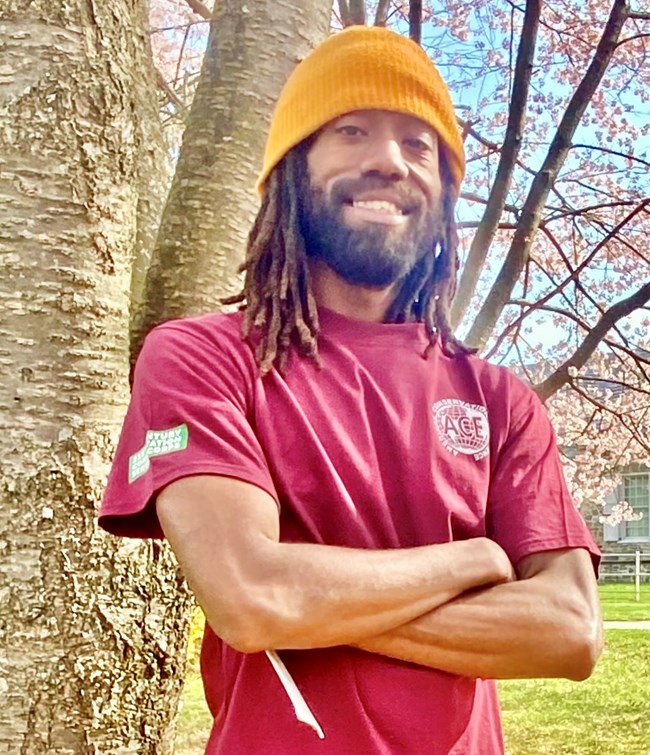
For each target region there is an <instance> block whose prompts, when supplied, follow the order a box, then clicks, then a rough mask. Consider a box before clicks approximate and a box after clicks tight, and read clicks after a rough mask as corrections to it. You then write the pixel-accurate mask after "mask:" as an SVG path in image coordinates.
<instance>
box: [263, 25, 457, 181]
mask: <svg viewBox="0 0 650 755" xmlns="http://www.w3.org/2000/svg"><path fill="white" fill-rule="evenodd" d="M364 109H377V110H395V111H398V112H403V113H408V114H410V115H414V116H417V117H418V118H421V119H422V120H423V121H425V122H426V123H428V124H429V125H430V126H431V127H432V128H433V129H434V130H435V131H436V133H437V134H438V139H439V144H440V147H441V150H442V151H443V153H444V156H445V158H446V161H447V165H448V166H449V170H450V172H451V176H452V179H453V181H454V184H455V186H456V189H458V187H459V186H460V183H461V181H462V180H463V175H464V173H465V154H464V150H463V142H462V139H461V136H460V132H459V130H458V125H457V122H456V116H455V114H454V107H453V104H452V102H451V97H450V96H449V92H448V90H447V87H446V85H445V83H444V81H443V80H442V77H441V76H440V74H439V73H438V69H437V68H436V67H435V66H434V64H433V63H432V62H431V60H429V58H428V56H427V54H426V53H425V52H424V50H423V49H422V48H421V47H419V46H418V45H416V44H415V42H412V41H411V40H410V39H407V38H406V37H402V36H401V35H399V34H396V33H395V32H392V31H389V30H388V29H385V28H382V27H377V26H351V27H349V28H347V29H345V30H344V31H341V32H339V33H337V34H335V35H333V36H331V37H329V38H328V39H327V40H325V42H323V44H322V45H320V47H317V48H316V49H315V50H314V51H313V52H311V53H310V54H309V55H308V56H307V57H306V58H305V59H304V60H303V61H302V62H301V63H300V64H299V65H298V66H297V67H296V68H295V69H294V71H293V73H292V74H291V76H289V79H288V80H287V83H286V84H285V85H284V88H283V89H282V92H281V93H280V98H279V99H278V102H277V105H276V107H275V112H274V113H273V117H272V119H271V126H270V129H269V135H268V138H267V141H266V150H265V153H264V166H263V168H262V172H261V173H260V176H259V179H258V181H257V188H258V191H259V192H260V193H262V192H263V191H264V183H265V181H266V179H267V178H268V176H269V173H270V172H271V171H272V170H273V168H274V167H275V166H276V165H277V164H278V163H279V162H280V160H281V159H282V158H283V157H284V155H286V153H287V152H288V151H289V150H290V149H291V148H292V147H294V146H295V145H296V144H298V143H299V142H301V141H302V140H303V139H305V138H306V137H307V136H309V135H310V134H313V133H314V132H316V131H318V129H320V128H321V127H322V126H324V125H325V124H326V123H328V122H329V121H331V120H332V119H334V118H338V117H339V116H341V115H344V114H345V113H350V112H352V111H353V110H364Z"/></svg>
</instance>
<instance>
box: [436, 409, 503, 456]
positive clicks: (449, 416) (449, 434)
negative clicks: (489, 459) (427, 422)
mask: <svg viewBox="0 0 650 755" xmlns="http://www.w3.org/2000/svg"><path fill="white" fill-rule="evenodd" d="M432 410H433V416H434V419H435V424H436V431H437V433H438V437H439V438H440V441H441V442H442V444H443V446H444V447H445V448H446V449H447V450H449V451H452V452H453V453H461V454H471V455H473V456H474V457H476V458H480V457H481V455H484V454H483V452H484V451H485V450H486V448H487V445H488V442H489V440H490V427H489V424H488V419H487V410H486V408H485V407H484V406H480V405H479V404H470V403H467V402H465V401H461V400H460V399H443V400H442V401H436V403H435V404H434V405H433V407H432Z"/></svg>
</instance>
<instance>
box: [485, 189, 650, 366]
mask: <svg viewBox="0 0 650 755" xmlns="http://www.w3.org/2000/svg"><path fill="white" fill-rule="evenodd" d="M648 204H650V199H646V200H645V201H644V202H641V204H639V205H637V206H636V207H635V208H634V209H633V210H632V211H631V212H629V213H628V214H627V215H626V216H625V218H623V220H622V221H621V222H620V223H619V224H618V225H617V226H616V227H615V228H613V229H612V230H611V231H610V232H609V233H608V234H607V235H606V236H605V237H604V238H602V239H601V240H600V241H599V242H598V243H597V244H596V246H595V247H594V248H593V249H592V250H591V252H590V253H589V254H588V255H587V256H586V257H585V259H584V260H583V261H582V262H581V263H580V264H579V265H578V267H576V268H575V269H574V268H572V267H571V265H570V263H569V260H568V258H567V256H566V255H565V253H564V250H563V249H562V246H561V244H560V243H559V242H558V241H557V239H556V238H555V237H554V236H553V234H552V233H551V231H550V230H549V228H548V227H547V226H546V225H544V224H542V225H541V226H540V227H541V229H542V232H543V233H544V234H545V235H546V236H547V238H548V239H549V241H550V242H551V244H553V246H554V247H555V249H556V251H557V253H558V256H559V257H560V259H561V260H562V262H564V265H565V267H566V269H567V270H568V272H569V275H568V277H566V278H565V279H564V280H563V281H562V282H561V283H556V282H555V281H554V280H553V278H552V277H551V275H550V273H549V272H548V271H546V270H544V271H543V272H544V273H545V275H546V276H547V278H549V279H550V281H551V283H552V284H553V286H555V288H554V289H553V290H552V291H549V292H548V293H547V294H545V295H544V296H543V297H541V298H540V299H539V300H538V301H536V302H534V303H530V302H527V303H526V305H525V306H527V309H526V311H524V312H522V313H521V314H520V315H519V316H518V317H517V318H516V319H515V320H514V321H513V322H511V323H510V324H509V325H508V326H507V327H506V328H505V330H504V331H503V333H501V334H500V335H499V337H498V338H497V340H496V342H495V344H494V346H493V347H492V348H491V349H490V351H489V353H488V354H487V355H486V359H490V358H491V357H492V356H493V355H494V354H495V353H496V352H497V351H498V349H499V348H500V346H501V344H502V343H503V342H504V341H505V340H506V338H507V337H508V336H509V334H510V333H511V332H512V331H513V330H514V329H516V328H518V327H519V326H520V325H521V323H522V322H523V321H524V320H525V319H526V317H528V315H529V314H530V313H531V312H533V311H534V310H536V309H544V307H545V305H546V303H547V302H548V301H550V300H551V299H552V298H553V297H554V296H558V295H559V296H563V297H564V298H565V299H566V294H565V293H564V289H565V288H566V287H567V286H568V285H569V283H571V282H573V283H574V285H575V286H576V287H577V288H578V289H579V290H580V291H581V292H582V293H583V295H584V296H586V297H587V298H588V299H589V301H590V302H591V303H592V304H593V305H594V307H596V309H598V310H599V311H601V312H604V310H603V309H602V308H601V307H600V305H599V304H598V303H597V302H596V301H595V300H594V299H593V298H592V297H591V296H589V294H588V293H587V291H586V290H585V289H584V288H583V287H582V284H581V283H580V275H581V274H582V271H583V270H585V269H586V267H587V266H588V265H589V263H590V262H591V261H592V260H593V259H594V257H595V256H596V254H598V252H599V251H600V250H601V249H602V248H603V247H604V246H605V245H606V244H607V243H609V242H610V241H611V240H612V239H614V238H616V236H617V234H618V233H619V232H620V231H621V230H622V229H623V228H624V227H625V226H626V225H627V224H628V223H629V222H630V221H631V220H632V219H633V218H634V217H636V215H638V214H639V213H640V212H642V211H645V208H646V207H647V206H648ZM568 301H569V300H568V299H567V302H568ZM522 306H524V305H522ZM567 316H568V315H567Z"/></svg>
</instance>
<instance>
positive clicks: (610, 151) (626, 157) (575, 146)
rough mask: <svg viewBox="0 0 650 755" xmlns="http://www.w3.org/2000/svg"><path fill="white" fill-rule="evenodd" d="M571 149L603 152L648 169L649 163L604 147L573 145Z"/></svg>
mask: <svg viewBox="0 0 650 755" xmlns="http://www.w3.org/2000/svg"><path fill="white" fill-rule="evenodd" d="M571 149H592V150H598V152H605V153H606V154H608V155H615V156H616V157H624V158H625V159H627V160H633V161H634V162H637V163H641V165H647V166H648V167H650V162H648V161H647V160H642V159H641V158H640V157H637V156H636V155H629V154H627V153H626V152H617V151H616V150H614V149H607V148H606V147H598V146H596V145H595V144H573V145H572V146H571Z"/></svg>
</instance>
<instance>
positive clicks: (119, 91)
mask: <svg viewBox="0 0 650 755" xmlns="http://www.w3.org/2000/svg"><path fill="white" fill-rule="evenodd" d="M0 39H1V40H2V45H1V47H2V52H1V54H0V61H1V63H0V205H3V206H4V207H5V208H6V212H5V213H4V214H3V215H2V217H0V270H1V271H2V273H1V277H0V371H1V375H2V377H1V381H0V458H1V459H2V472H1V473H0V648H1V650H0V693H1V694H0V697H1V698H2V705H1V706H0V752H2V753H12V754H13V753H15V754H16V755H18V754H19V753H20V755H38V754H39V753H48V754H49V755H52V754H53V753H61V754H63V753H134V755H135V754H136V753H137V755H142V754H143V753H156V754H159V753H161V754H164V753H168V752H171V736H172V734H173V727H172V725H171V724H172V723H173V720H174V716H175V713H176V708H177V701H178V694H179V691H180V686H181V682H182V660H179V659H182V657H183V649H184V643H185V632H184V625H183V621H184V618H183V617H184V613H185V611H184V606H185V604H186V601H187V598H186V594H187V593H186V591H185V590H184V587H183V583H182V581H181V580H179V579H178V578H177V577H176V570H175V566H174V565H173V562H172V560H171V559H170V557H169V555H168V551H167V550H166V549H163V548H161V547H160V545H159V544H155V543H141V542H135V541H123V542H120V541H118V540H116V539H113V538H110V537H108V536H105V535H103V534H102V533H100V532H99V531H98V530H97V528H96V525H95V509H96V505H97V502H98V500H99V497H100V495H101V490H102V487H103V483H104V479H105V476H106V473H107V470H108V466H109V462H110V457H111V454H112V449H113V443H114V441H115V439H116V435H117V431H118V430H119V427H120V423H121V419H122V417H123V414H124V410H125V407H126V404H127V401H128V387H127V380H126V375H127V368H128V313H129V284H130V274H131V261H132V259H131V258H132V254H133V251H134V246H135V244H136V238H137V237H138V228H137V218H138V214H139V210H142V206H143V204H142V198H141V197H139V196H138V193H137V186H138V183H139V178H140V176H139V166H140V165H141V162H142V159H141V158H142V151H143V150H147V149H151V144H148V143H146V141H147V140H146V139H145V136H144V135H145V134H147V133H149V131H150V130H149V128H148V126H147V123H146V120H147V119H148V118H149V119H150V118H152V117H157V114H156V111H155V103H154V102H153V101H151V102H150V103H149V104H143V103H146V102H147V98H149V99H150V100H151V98H153V99H154V100H155V88H154V85H153V83H152V82H153V79H152V76H151V69H150V60H149V58H148V54H147V51H148V48H147V44H146V40H147V29H146V7H145V3H144V1H142V2H134V0H102V1H101V2H97V0H76V1H75V0H66V2H46V1H45V0H36V1H35V2H34V1H33V0H0ZM152 114H153V115H152ZM153 204H154V203H150V208H151V209H152V211H153V212H154V214H155V208H154V207H153ZM146 235H147V234H146V233H144V235H143V234H142V233H141V238H143V239H144V238H145V237H146ZM144 245H146V242H144V241H143V242H142V246H144ZM170 573H171V574H172V575H173V577H174V578H173V579H172V580H169V578H168V577H169V574H170Z"/></svg>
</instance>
